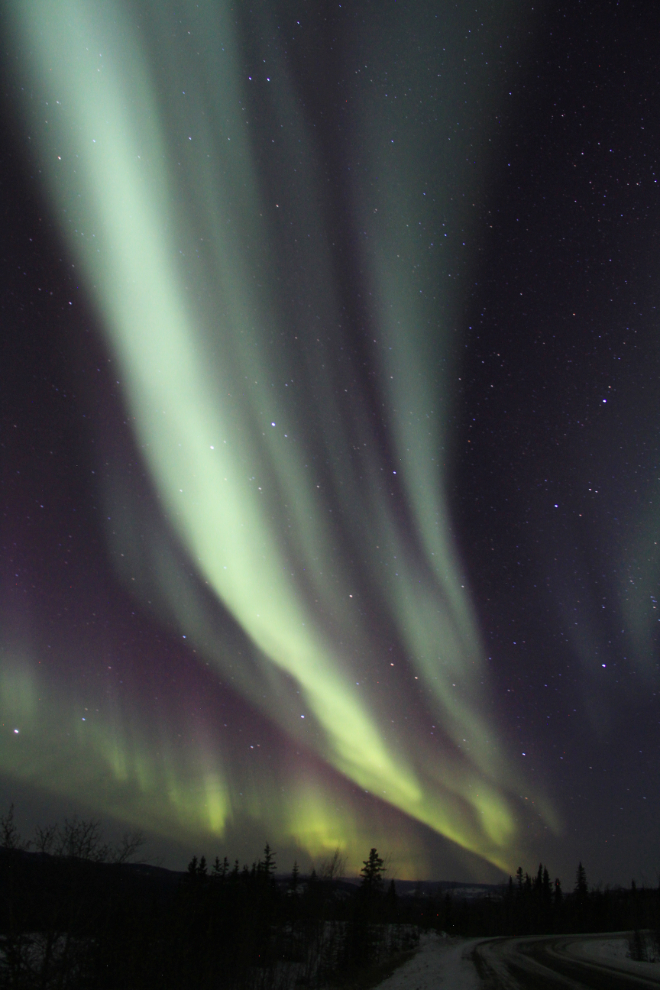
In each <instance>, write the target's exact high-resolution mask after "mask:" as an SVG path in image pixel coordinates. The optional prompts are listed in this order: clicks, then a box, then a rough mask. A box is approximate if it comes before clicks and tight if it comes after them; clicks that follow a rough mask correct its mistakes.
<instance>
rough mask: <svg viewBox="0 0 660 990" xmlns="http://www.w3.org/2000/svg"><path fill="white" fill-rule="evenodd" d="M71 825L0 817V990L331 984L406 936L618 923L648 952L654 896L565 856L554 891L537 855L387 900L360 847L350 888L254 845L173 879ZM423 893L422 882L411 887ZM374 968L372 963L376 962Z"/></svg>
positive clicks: (396, 949)
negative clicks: (533, 862) (281, 872)
mask: <svg viewBox="0 0 660 990" xmlns="http://www.w3.org/2000/svg"><path fill="white" fill-rule="evenodd" d="M141 843H142V837H141V835H140V834H139V833H132V834H128V835H126V836H124V838H123V840H122V841H121V842H120V843H118V844H117V845H115V846H111V845H108V844H106V843H105V842H104V841H103V836H102V832H101V827H100V824H99V823H98V822H96V821H93V820H91V821H86V820H80V819H78V818H74V819H72V820H67V821H65V823H64V825H63V826H61V827H52V828H48V829H43V830H38V831H37V834H36V837H35V839H34V840H33V842H32V844H31V845H32V846H33V847H34V851H31V852H30V851H28V850H27V849H26V847H25V845H24V844H23V843H21V840H20V836H19V835H18V833H17V830H16V828H15V825H14V818H13V811H10V812H9V814H8V815H6V816H5V817H4V818H2V819H0V987H3V988H5V987H6V988H8V990H37V988H39V990H51V988H57V990H78V988H80V990H151V988H156V987H158V990H183V988H185V990H189V988H196V990H206V988H209V990H211V988H213V990H239V988H241V990H242V988H245V990H286V988H289V987H291V988H293V987H309V988H313V987H316V986H328V985H332V984H336V985H341V984H344V985H346V983H347V982H349V983H351V982H353V983H354V982H355V981H356V980H359V979H360V978H364V977H365V975H368V976H369V978H370V979H371V980H373V979H374V977H375V976H377V975H378V974H379V973H382V974H383V975H384V970H383V969H382V967H383V966H386V965H389V964H391V961H392V960H393V959H394V958H395V957H396V956H397V955H399V956H400V955H401V954H402V953H404V952H406V951H409V950H411V949H412V948H414V946H415V944H416V942H417V940H418V938H419V933H420V931H423V930H433V929H435V930H436V931H439V932H446V933H448V934H450V935H464V936H484V937H487V936H497V935H533V934H552V933H564V932H566V933H571V932H595V931H599V932H607V931H622V930H626V931H630V932H631V936H630V952H631V955H632V956H633V958H638V959H650V958H653V957H656V958H657V957H658V949H659V946H658V941H657V939H656V937H655V934H654V933H655V932H657V931H658V930H660V889H646V888H638V887H637V886H636V885H635V883H634V882H633V884H632V885H631V888H630V889H629V890H624V889H620V888H615V889H607V888H606V889H590V888H589V885H588V883H587V877H586V873H585V870H584V868H583V866H582V864H581V863H580V865H579V866H578V869H577V873H576V878H575V885H574V888H573V889H572V890H571V891H570V892H568V893H564V891H563V890H562V886H561V883H560V881H559V880H558V879H555V880H551V878H550V874H549V872H548V870H547V868H546V867H545V866H544V865H543V864H540V865H539V868H538V871H537V873H536V875H535V876H530V875H529V874H527V873H524V872H523V870H522V868H519V869H518V871H517V873H516V875H515V877H510V878H509V882H508V884H507V885H503V886H501V887H492V888H489V889H488V890H487V892H486V893H485V894H484V895H483V896H478V897H469V898H468V897H465V896H462V897H461V896H460V894H459V893H456V892H454V893H453V894H452V893H450V892H446V893H442V892H441V893H436V894H433V895H432V894H429V893H425V892H424V890H425V888H424V887H423V886H420V887H419V888H418V889H417V890H416V891H415V893H414V894H413V895H411V896H405V897H404V896H398V895H397V891H396V887H395V884H394V881H393V880H392V881H390V882H389V884H386V883H385V880H384V874H385V872H386V871H385V864H384V862H383V859H382V858H381V857H380V856H379V855H378V852H377V850H376V849H375V848H374V849H371V850H370V852H369V855H368V857H367V859H365V861H364V863H363V867H362V870H361V872H360V883H359V884H358V885H356V884H355V883H351V882H348V881H346V880H345V879H342V873H343V870H344V864H343V862H342V858H341V856H340V855H339V853H336V854H335V855H334V856H333V857H332V858H331V859H329V860H327V861H326V862H324V863H322V864H321V865H320V867H319V869H318V871H317V870H312V872H311V874H309V875H307V876H302V875H301V873H300V871H299V869H298V867H297V865H294V868H293V871H292V873H291V875H290V876H289V877H285V878H282V877H277V876H276V862H275V855H274V853H273V850H272V849H271V848H270V846H268V845H267V846H266V848H265V849H264V852H263V856H262V857H261V858H260V859H259V860H257V861H255V862H254V863H252V865H251V866H247V865H243V866H242V867H241V866H240V864H239V862H238V860H236V861H234V862H233V863H230V862H229V860H228V859H227V858H226V857H225V858H224V859H223V860H220V858H219V857H216V858H215V860H214V861H213V863H211V864H209V863H207V861H206V859H205V857H204V856H201V857H199V858H198V857H197V856H193V858H192V859H191V861H190V863H189V865H188V869H187V871H186V872H185V873H184V874H175V873H172V872H171V871H169V870H164V869H160V868H158V867H151V866H145V865H140V864H134V863H131V862H129V860H131V858H132V857H133V856H134V855H135V853H136V852H137V850H138V849H139V848H140V845H141ZM426 889H428V888H426ZM379 967H381V969H379Z"/></svg>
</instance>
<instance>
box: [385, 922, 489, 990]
mask: <svg viewBox="0 0 660 990" xmlns="http://www.w3.org/2000/svg"><path fill="white" fill-rule="evenodd" d="M482 941H483V939H480V938H449V937H447V936H445V937H444V938H443V937H440V936H438V935H436V934H435V933H434V932H432V933H430V934H427V935H422V937H421V938H420V942H419V945H420V947H419V951H418V952H417V953H415V955H414V956H413V958H412V959H409V960H408V962H407V963H404V964H403V966H400V967H399V969H397V970H396V972H394V973H392V975H391V976H389V977H388V978H387V979H386V980H385V981H384V982H383V983H381V984H379V986H378V987H377V990H482V984H481V980H480V979H479V977H478V975H477V970H476V968H475V965H474V963H473V962H472V960H471V959H470V958H469V957H470V955H471V953H472V950H473V948H474V947H475V945H476V944H477V943H478V942H482Z"/></svg>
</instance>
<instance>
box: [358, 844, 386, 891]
mask: <svg viewBox="0 0 660 990" xmlns="http://www.w3.org/2000/svg"><path fill="white" fill-rule="evenodd" d="M363 863H364V865H363V867H362V869H361V870H360V875H361V876H362V889H363V890H369V891H376V890H380V887H381V886H382V883H383V873H384V872H385V862H384V860H383V859H381V857H380V856H379V855H378V852H377V850H376V849H371V850H370V851H369V859H365V860H363Z"/></svg>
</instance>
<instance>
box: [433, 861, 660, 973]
mask: <svg viewBox="0 0 660 990" xmlns="http://www.w3.org/2000/svg"><path fill="white" fill-rule="evenodd" d="M435 908H436V913H437V921H436V925H437V927H440V928H443V929H444V930H445V931H447V932H448V933H450V934H460V935H466V936H480V935H483V936H497V935H537V934H542V935H545V934H564V933H566V934H570V933H580V932H615V931H632V932H633V933H635V932H637V933H640V932H643V931H644V930H648V933H649V934H648V936H640V935H639V934H638V936H637V942H638V944H637V947H635V944H633V943H634V941H635V936H634V934H633V936H632V937H631V938H632V941H631V955H632V956H633V958H646V957H647V956H648V955H649V954H650V953H651V950H650V948H649V947H648V943H649V940H650V942H651V943H655V941H656V937H655V934H654V933H655V932H657V931H658V930H660V887H657V888H638V887H637V886H636V884H635V882H634V881H633V882H632V885H631V888H630V889H624V888H621V887H614V888H609V887H605V888H600V887H599V888H595V889H590V888H589V885H588V883H587V876H586V872H585V869H584V867H583V865H582V863H580V864H579V865H578V868H577V871H576V876H575V885H574V887H573V889H572V890H571V891H569V892H567V893H564V891H563V889H562V885H561V881H560V880H559V879H558V878H557V879H555V880H551V879H550V874H549V872H548V869H547V867H546V866H544V865H543V864H542V863H540V864H539V867H538V871H537V873H536V875H535V876H530V875H529V874H528V873H524V872H523V870H522V868H521V867H518V870H517V872H516V875H515V877H509V882H508V884H507V885H506V886H505V887H504V888H503V889H502V890H501V892H500V891H497V892H491V893H489V894H486V895H485V896H483V897H477V898H470V899H457V898H452V897H451V895H446V896H445V897H444V899H443V900H442V901H439V900H436V903H435ZM417 923H423V921H422V919H419V920H418V922H417ZM640 939H641V941H640ZM640 946H643V947H640Z"/></svg>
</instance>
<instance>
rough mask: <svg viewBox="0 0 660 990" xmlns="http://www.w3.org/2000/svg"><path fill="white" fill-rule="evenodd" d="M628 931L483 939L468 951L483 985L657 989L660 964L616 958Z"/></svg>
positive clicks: (533, 989)
mask: <svg viewBox="0 0 660 990" xmlns="http://www.w3.org/2000/svg"><path fill="white" fill-rule="evenodd" d="M629 934H630V933H628V932H617V933H613V934H602V935H546V936H538V935H534V936H531V937H528V938H501V939H489V940H488V941H486V942H480V943H479V944H478V945H476V946H475V948H474V950H473V954H472V956H473V961H474V963H475V965H476V967H477V970H478V972H479V975H480V976H481V978H482V980H483V982H484V986H485V988H488V990H586V988H588V990H658V988H659V987H660V964H657V963H644V962H634V961H633V960H631V959H625V958H620V957H619V958H617V957H616V953H615V951H614V948H615V946H616V943H617V942H618V943H621V942H622V941H623V940H627V937H628V935H629Z"/></svg>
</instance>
